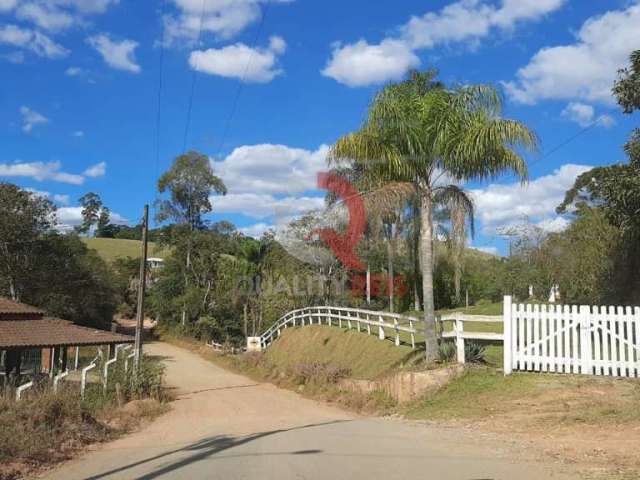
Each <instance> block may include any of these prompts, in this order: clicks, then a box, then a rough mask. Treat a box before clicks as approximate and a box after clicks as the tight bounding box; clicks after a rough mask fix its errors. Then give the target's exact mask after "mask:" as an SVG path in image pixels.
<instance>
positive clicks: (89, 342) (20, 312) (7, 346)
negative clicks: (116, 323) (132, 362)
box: [0, 297, 134, 377]
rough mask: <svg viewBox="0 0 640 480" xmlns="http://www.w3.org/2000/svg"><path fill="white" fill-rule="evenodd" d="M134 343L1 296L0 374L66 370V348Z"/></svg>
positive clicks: (127, 338)
mask: <svg viewBox="0 0 640 480" xmlns="http://www.w3.org/2000/svg"><path fill="white" fill-rule="evenodd" d="M126 343H129V344H131V343H134V338H133V337H132V336H130V335H122V334H119V333H112V332H108V331H105V330H97V329H94V328H89V327H82V326H80V325H75V324H74V323H72V322H70V321H68V320H61V319H59V318H51V317H47V316H45V314H44V312H43V311H42V310H40V309H38V308H35V307H31V306H29V305H24V304H22V303H17V302H14V301H12V300H10V299H8V298H4V297H0V367H1V368H0V375H4V376H5V377H6V376H9V375H10V374H13V375H20V374H23V373H33V374H37V373H52V372H53V371H54V370H62V371H64V370H66V369H67V355H68V350H69V347H76V349H77V348H78V347H83V346H105V345H106V346H114V345H118V344H126Z"/></svg>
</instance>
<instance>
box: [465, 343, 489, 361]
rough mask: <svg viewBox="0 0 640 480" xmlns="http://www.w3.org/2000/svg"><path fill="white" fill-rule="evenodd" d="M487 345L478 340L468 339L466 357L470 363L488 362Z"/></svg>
mask: <svg viewBox="0 0 640 480" xmlns="http://www.w3.org/2000/svg"><path fill="white" fill-rule="evenodd" d="M486 350H487V347H486V345H483V344H481V343H478V342H473V341H469V340H467V341H466V342H464V358H465V360H466V361H467V362H468V363H486V361H485V358H484V357H485V353H486Z"/></svg>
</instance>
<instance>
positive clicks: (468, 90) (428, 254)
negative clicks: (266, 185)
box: [329, 71, 538, 362]
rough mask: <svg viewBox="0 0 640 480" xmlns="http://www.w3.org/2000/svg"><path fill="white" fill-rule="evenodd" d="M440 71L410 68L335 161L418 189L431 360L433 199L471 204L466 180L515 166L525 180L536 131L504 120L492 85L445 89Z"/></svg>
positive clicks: (377, 101)
mask: <svg viewBox="0 0 640 480" xmlns="http://www.w3.org/2000/svg"><path fill="white" fill-rule="evenodd" d="M435 76H436V72H435V71H427V72H422V73H421V72H412V73H411V74H410V77H409V78H408V79H407V80H405V81H403V82H400V83H396V84H391V85H388V86H387V87H385V88H384V89H383V90H382V91H380V92H379V93H378V94H377V95H376V97H375V98H374V100H373V102H372V104H371V106H370V107H369V111H368V113H367V117H366V119H365V121H364V123H363V125H362V127H361V128H360V130H358V131H356V132H352V133H350V134H347V135H345V136H344V137H342V138H340V139H339V140H338V141H337V142H336V143H335V145H333V147H332V149H331V152H330V155H329V162H330V163H333V164H341V163H344V162H346V163H347V164H349V163H355V164H360V165H363V166H364V168H365V169H366V170H367V171H368V172H369V175H371V176H372V177H375V178H377V179H379V180H380V181H381V182H383V186H382V187H380V189H379V194H380V195H382V196H385V197H389V198H390V199H392V198H402V199H403V201H404V199H406V198H408V196H410V195H416V196H417V197H418V199H419V212H420V266H421V270H422V292H423V303H424V319H425V343H426V359H427V361H428V362H432V361H434V360H436V359H437V357H438V343H437V339H436V333H435V332H436V322H435V311H434V310H435V308H434V297H433V259H434V249H433V237H434V236H433V212H434V197H435V196H438V197H440V198H441V200H442V201H456V202H459V203H462V204H468V203H469V202H470V201H469V199H468V197H467V196H466V194H465V192H464V190H463V189H462V188H461V187H460V185H461V184H462V183H463V182H466V181H470V180H483V179H487V178H494V177H497V176H498V175H500V174H501V173H504V172H507V171H510V172H512V173H514V174H515V175H517V176H519V177H520V178H521V179H522V180H523V181H525V180H526V176H527V167H526V163H525V161H524V159H523V158H522V157H521V156H520V154H519V153H518V152H517V151H516V149H517V148H518V147H524V148H527V149H531V150H533V149H535V148H536V147H537V143H538V141H537V137H536V135H535V134H534V133H533V132H532V131H531V130H529V129H528V128H527V127H526V126H525V125H523V124H522V123H520V122H517V121H515V120H508V119H503V118H501V111H502V99H501V97H500V95H499V94H498V92H497V91H496V89H495V88H494V87H492V86H488V85H470V86H463V87H457V88H454V89H446V88H444V87H443V86H442V84H440V83H437V82H435V81H434V78H435Z"/></svg>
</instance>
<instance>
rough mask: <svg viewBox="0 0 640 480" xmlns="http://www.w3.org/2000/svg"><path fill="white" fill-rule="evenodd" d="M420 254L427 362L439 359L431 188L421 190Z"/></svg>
mask: <svg viewBox="0 0 640 480" xmlns="http://www.w3.org/2000/svg"><path fill="white" fill-rule="evenodd" d="M420 203H421V207H422V208H421V209H420V256H421V262H420V263H421V266H422V296H423V303H424V335H425V350H426V361H427V363H431V362H434V361H435V360H437V359H438V339H437V338H436V316H435V303H434V299H433V242H432V240H433V219H432V210H433V204H432V198H431V189H430V188H424V189H422V191H421V192H420Z"/></svg>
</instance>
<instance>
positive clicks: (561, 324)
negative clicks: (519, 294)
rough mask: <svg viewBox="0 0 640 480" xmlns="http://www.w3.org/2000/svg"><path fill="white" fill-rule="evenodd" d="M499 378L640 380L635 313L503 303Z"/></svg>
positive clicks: (639, 321) (639, 322) (639, 316)
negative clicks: (543, 375)
mask: <svg viewBox="0 0 640 480" xmlns="http://www.w3.org/2000/svg"><path fill="white" fill-rule="evenodd" d="M504 333H505V345H504V347H505V348H504V372H505V374H509V373H511V372H512V371H513V370H519V371H533V372H556V373H577V374H586V375H607V376H616V377H639V376H640V308H639V307H607V306H587V305H582V306H577V305H572V306H569V305H531V304H526V305H525V304H513V303H512V301H511V297H505V302H504Z"/></svg>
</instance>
